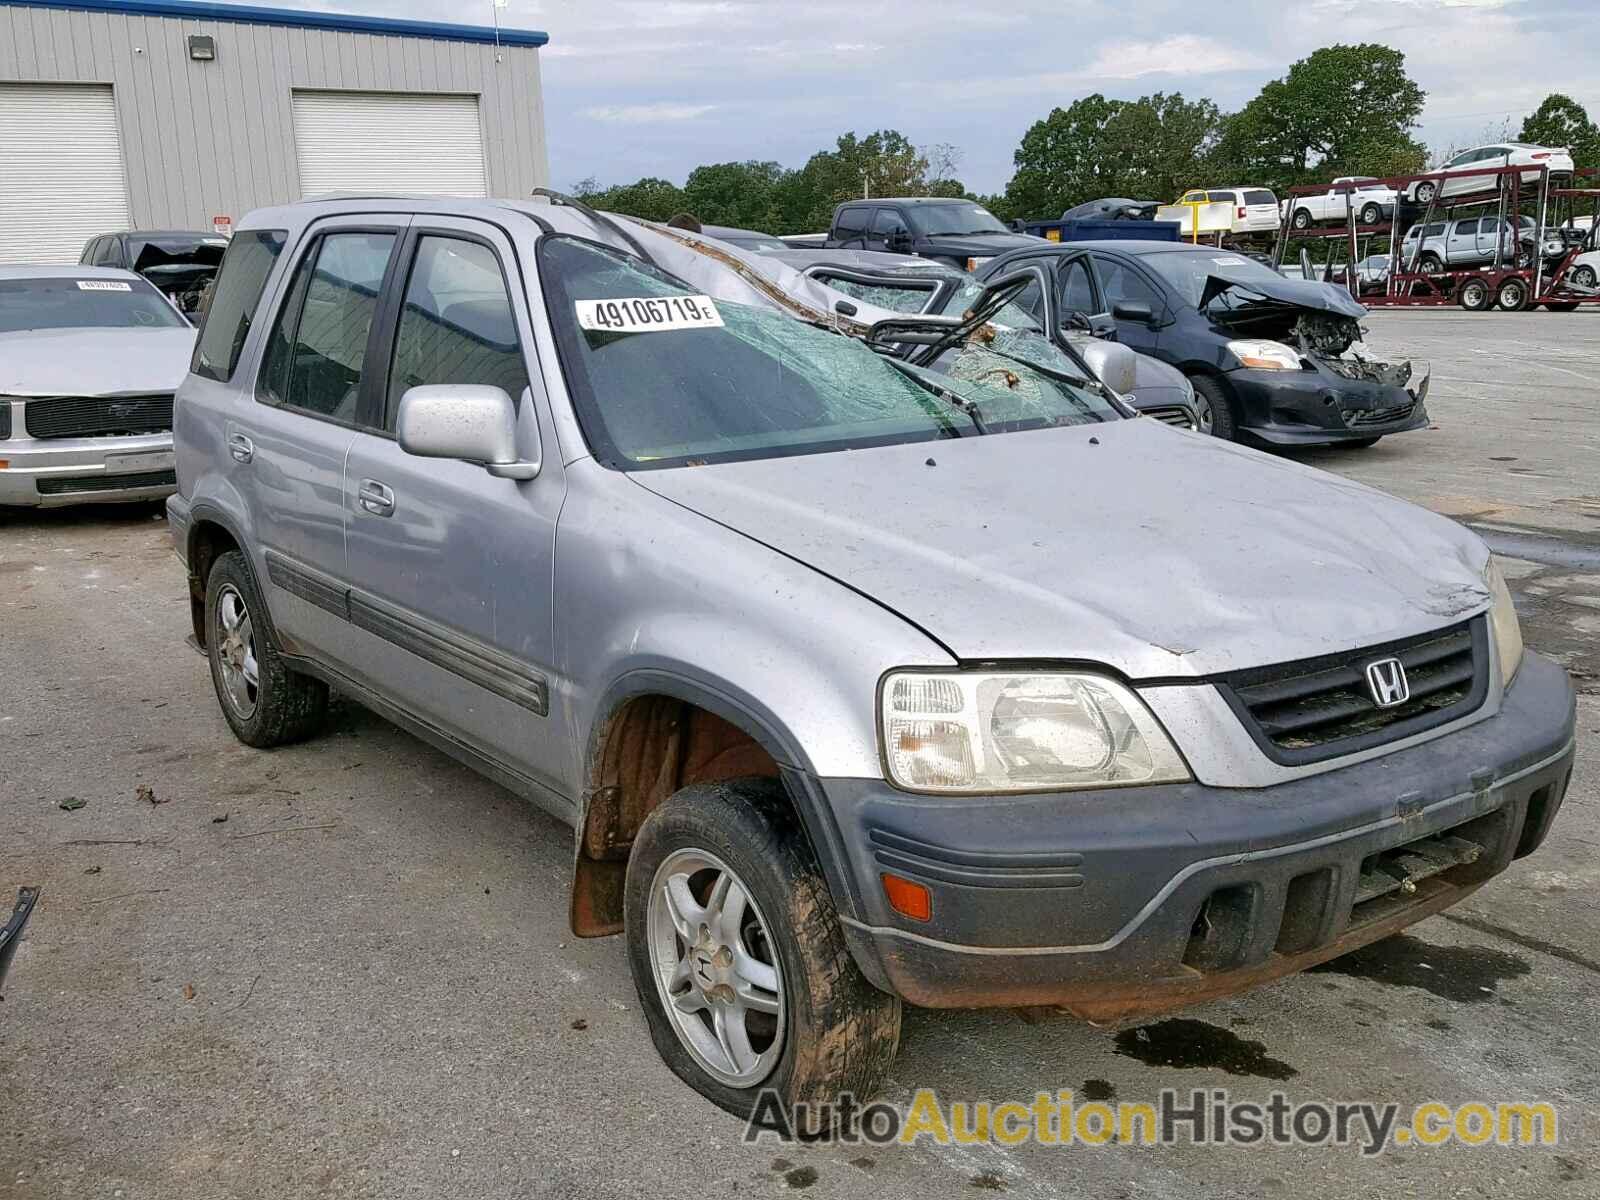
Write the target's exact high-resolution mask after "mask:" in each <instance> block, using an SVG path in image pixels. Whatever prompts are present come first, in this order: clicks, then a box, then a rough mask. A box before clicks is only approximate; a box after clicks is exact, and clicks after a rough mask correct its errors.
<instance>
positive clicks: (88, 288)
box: [78, 279, 133, 292]
mask: <svg viewBox="0 0 1600 1200" xmlns="http://www.w3.org/2000/svg"><path fill="white" fill-rule="evenodd" d="M78 290H79V291H80V292H131V291H133V284H131V283H123V282H122V281H121V280H119V279H80V280H78Z"/></svg>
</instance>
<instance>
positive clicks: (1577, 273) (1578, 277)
mask: <svg viewBox="0 0 1600 1200" xmlns="http://www.w3.org/2000/svg"><path fill="white" fill-rule="evenodd" d="M1572 282H1573V283H1575V284H1577V285H1578V286H1579V287H1587V288H1592V287H1593V286H1594V285H1595V272H1594V268H1593V267H1591V266H1590V265H1589V264H1588V263H1584V264H1583V266H1581V267H1574V268H1573V270H1572Z"/></svg>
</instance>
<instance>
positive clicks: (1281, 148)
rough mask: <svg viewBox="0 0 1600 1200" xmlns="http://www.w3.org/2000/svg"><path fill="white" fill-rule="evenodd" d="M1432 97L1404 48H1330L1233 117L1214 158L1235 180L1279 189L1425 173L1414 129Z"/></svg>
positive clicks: (1301, 63) (1367, 45)
mask: <svg viewBox="0 0 1600 1200" xmlns="http://www.w3.org/2000/svg"><path fill="white" fill-rule="evenodd" d="M1426 98H1427V93H1425V92H1424V91H1423V90H1422V89H1421V88H1420V87H1418V86H1417V85H1416V83H1415V82H1414V81H1413V80H1412V79H1411V77H1410V76H1409V75H1407V74H1406V66H1405V55H1404V54H1402V53H1400V51H1398V50H1393V49H1390V48H1389V47H1388V46H1382V45H1378V44H1376V43H1371V42H1364V43H1361V44H1359V45H1354V46H1345V45H1336V46H1324V47H1323V48H1322V49H1321V50H1317V51H1315V52H1314V53H1312V54H1311V55H1309V56H1308V57H1306V58H1303V59H1301V60H1300V61H1299V62H1297V63H1295V64H1294V65H1293V66H1291V67H1290V68H1289V73H1288V74H1287V75H1286V76H1284V77H1283V78H1282V79H1274V80H1273V81H1272V82H1271V83H1268V84H1267V85H1266V86H1265V87H1263V88H1262V89H1261V92H1260V94H1259V95H1257V96H1256V98H1255V99H1254V100H1252V101H1250V103H1249V104H1247V105H1245V107H1244V108H1243V109H1242V110H1241V111H1240V112H1238V113H1235V114H1234V115H1233V116H1232V117H1230V118H1228V120H1227V122H1226V127H1225V129H1224V132H1223V136H1222V140H1221V143H1220V145H1219V147H1218V152H1217V156H1216V163H1217V166H1218V167H1219V168H1221V169H1222V170H1224V171H1226V172H1227V173H1228V175H1229V178H1230V179H1234V178H1237V179H1240V180H1248V181H1249V182H1251V183H1263V184H1271V185H1273V186H1275V187H1279V188H1283V187H1287V186H1289V185H1291V184H1297V183H1305V182H1310V181H1313V180H1321V179H1328V178H1332V177H1333V176H1335V175H1343V174H1367V175H1385V174H1401V173H1405V172H1409V171H1416V170H1421V169H1422V167H1423V165H1424V164H1425V162H1426V161H1427V151H1426V150H1425V149H1424V148H1423V147H1422V146H1421V145H1420V144H1419V143H1418V142H1417V141H1416V140H1415V139H1414V138H1413V137H1412V136H1411V130H1412V129H1414V128H1415V127H1416V124H1417V118H1418V117H1419V116H1420V115H1421V113H1422V104H1423V101H1424V100H1425V99H1426Z"/></svg>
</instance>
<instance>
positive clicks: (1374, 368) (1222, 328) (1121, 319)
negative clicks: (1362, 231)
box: [979, 241, 1428, 447]
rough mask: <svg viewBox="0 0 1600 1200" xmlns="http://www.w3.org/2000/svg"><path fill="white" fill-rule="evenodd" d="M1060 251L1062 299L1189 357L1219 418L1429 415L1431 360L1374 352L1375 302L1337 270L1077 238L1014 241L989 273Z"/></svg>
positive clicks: (1351, 423)
mask: <svg viewBox="0 0 1600 1200" xmlns="http://www.w3.org/2000/svg"><path fill="white" fill-rule="evenodd" d="M1039 260H1044V261H1047V262H1048V263H1049V265H1050V267H1051V270H1052V278H1053V279H1054V282H1055V288H1056V294H1057V308H1058V310H1059V311H1060V312H1061V313H1062V314H1063V315H1064V316H1067V317H1069V318H1070V317H1073V315H1074V314H1077V315H1078V317H1079V318H1082V319H1087V320H1088V321H1089V322H1090V323H1091V324H1092V325H1095V326H1096V328H1097V331H1101V332H1104V333H1105V334H1107V335H1112V336H1115V337H1116V339H1117V340H1118V341H1121V342H1123V343H1125V344H1126V345H1128V346H1131V347H1132V348H1133V349H1135V350H1137V351H1139V352H1140V353H1141V354H1149V355H1153V356H1155V357H1156V358H1159V359H1161V360H1163V361H1165V362H1168V363H1171V364H1172V365H1173V366H1174V367H1177V368H1178V369H1179V370H1180V371H1182V372H1183V373H1184V374H1185V375H1186V376H1188V378H1189V381H1190V382H1191V383H1192V384H1193V385H1194V389H1195V392H1196V394H1197V396H1199V397H1201V398H1202V399H1203V400H1204V401H1205V402H1206V403H1207V404H1208V406H1209V408H1210V410H1211V418H1212V432H1214V433H1215V434H1216V435H1217V436H1218V437H1223V438H1231V439H1232V440H1234V441H1239V442H1244V443H1246V444H1247V445H1253V446H1259V447H1294V446H1323V445H1336V444H1337V445H1347V446H1371V445H1373V444H1374V443H1376V442H1377V441H1378V439H1379V438H1381V437H1385V436H1387V435H1388V434H1391V433H1404V432H1406V431H1407V430H1411V429H1421V428H1422V427H1424V426H1425V425H1427V423H1428V413H1427V407H1426V403H1425V402H1426V399H1427V392H1428V371H1427V368H1426V366H1418V365H1414V364H1412V363H1409V362H1401V363H1385V362H1378V361H1376V360H1374V359H1373V358H1371V357H1369V356H1368V355H1367V353H1366V352H1365V348H1364V347H1363V345H1362V343H1361V336H1362V331H1361V324H1360V320H1361V318H1362V317H1364V316H1365V315H1366V312H1367V310H1366V309H1365V308H1363V307H1362V306H1361V305H1360V304H1358V303H1357V302H1356V301H1355V300H1354V299H1353V298H1352V297H1351V295H1350V293H1349V292H1348V291H1346V290H1344V289H1342V288H1339V287H1335V286H1333V285H1331V284H1326V283H1317V282H1313V281H1309V280H1303V279H1286V278H1284V277H1283V276H1282V275H1279V274H1278V273H1277V272H1276V271H1274V270H1272V268H1270V267H1268V266H1265V265H1263V264H1262V263H1259V262H1256V261H1255V260H1253V259H1250V258H1247V257H1245V256H1244V255H1242V254H1237V253H1234V252H1232V251H1227V250H1219V249H1217V248H1215V247H1209V246H1192V245H1185V244H1182V243H1175V242H1153V241H1152V242H1146V241H1108V242H1073V243H1070V244H1065V245H1059V246H1050V247H1044V248H1036V249H1033V250H1029V251H1027V252H1020V251H1019V252H1017V253H1014V254H1007V255H1005V256H1004V257H1002V258H997V259H995V260H994V261H993V262H991V263H988V264H987V265H986V266H985V267H984V268H983V269H982V270H981V271H980V272H979V275H980V277H983V278H991V277H996V276H998V275H1000V274H1003V273H1005V272H1007V271H1011V270H1015V269H1016V268H1017V267H1019V266H1022V265H1024V264H1025V263H1026V264H1028V265H1032V264H1033V263H1034V262H1036V261H1039Z"/></svg>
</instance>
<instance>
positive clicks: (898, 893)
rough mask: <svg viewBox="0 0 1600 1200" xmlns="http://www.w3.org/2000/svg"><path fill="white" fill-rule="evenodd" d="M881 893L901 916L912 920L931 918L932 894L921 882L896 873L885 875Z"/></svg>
mask: <svg viewBox="0 0 1600 1200" xmlns="http://www.w3.org/2000/svg"><path fill="white" fill-rule="evenodd" d="M883 894H884V896H885V897H887V899H888V901H889V907H890V908H892V909H894V910H895V912H897V913H899V914H900V915H901V916H902V917H910V918H911V919H912V920H913V921H929V920H932V919H933V896H932V894H931V893H929V891H928V889H927V888H926V887H924V886H923V885H922V884H920V883H913V882H912V881H911V880H909V879H902V878H901V877H900V876H898V875H885V876H884V877H883Z"/></svg>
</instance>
